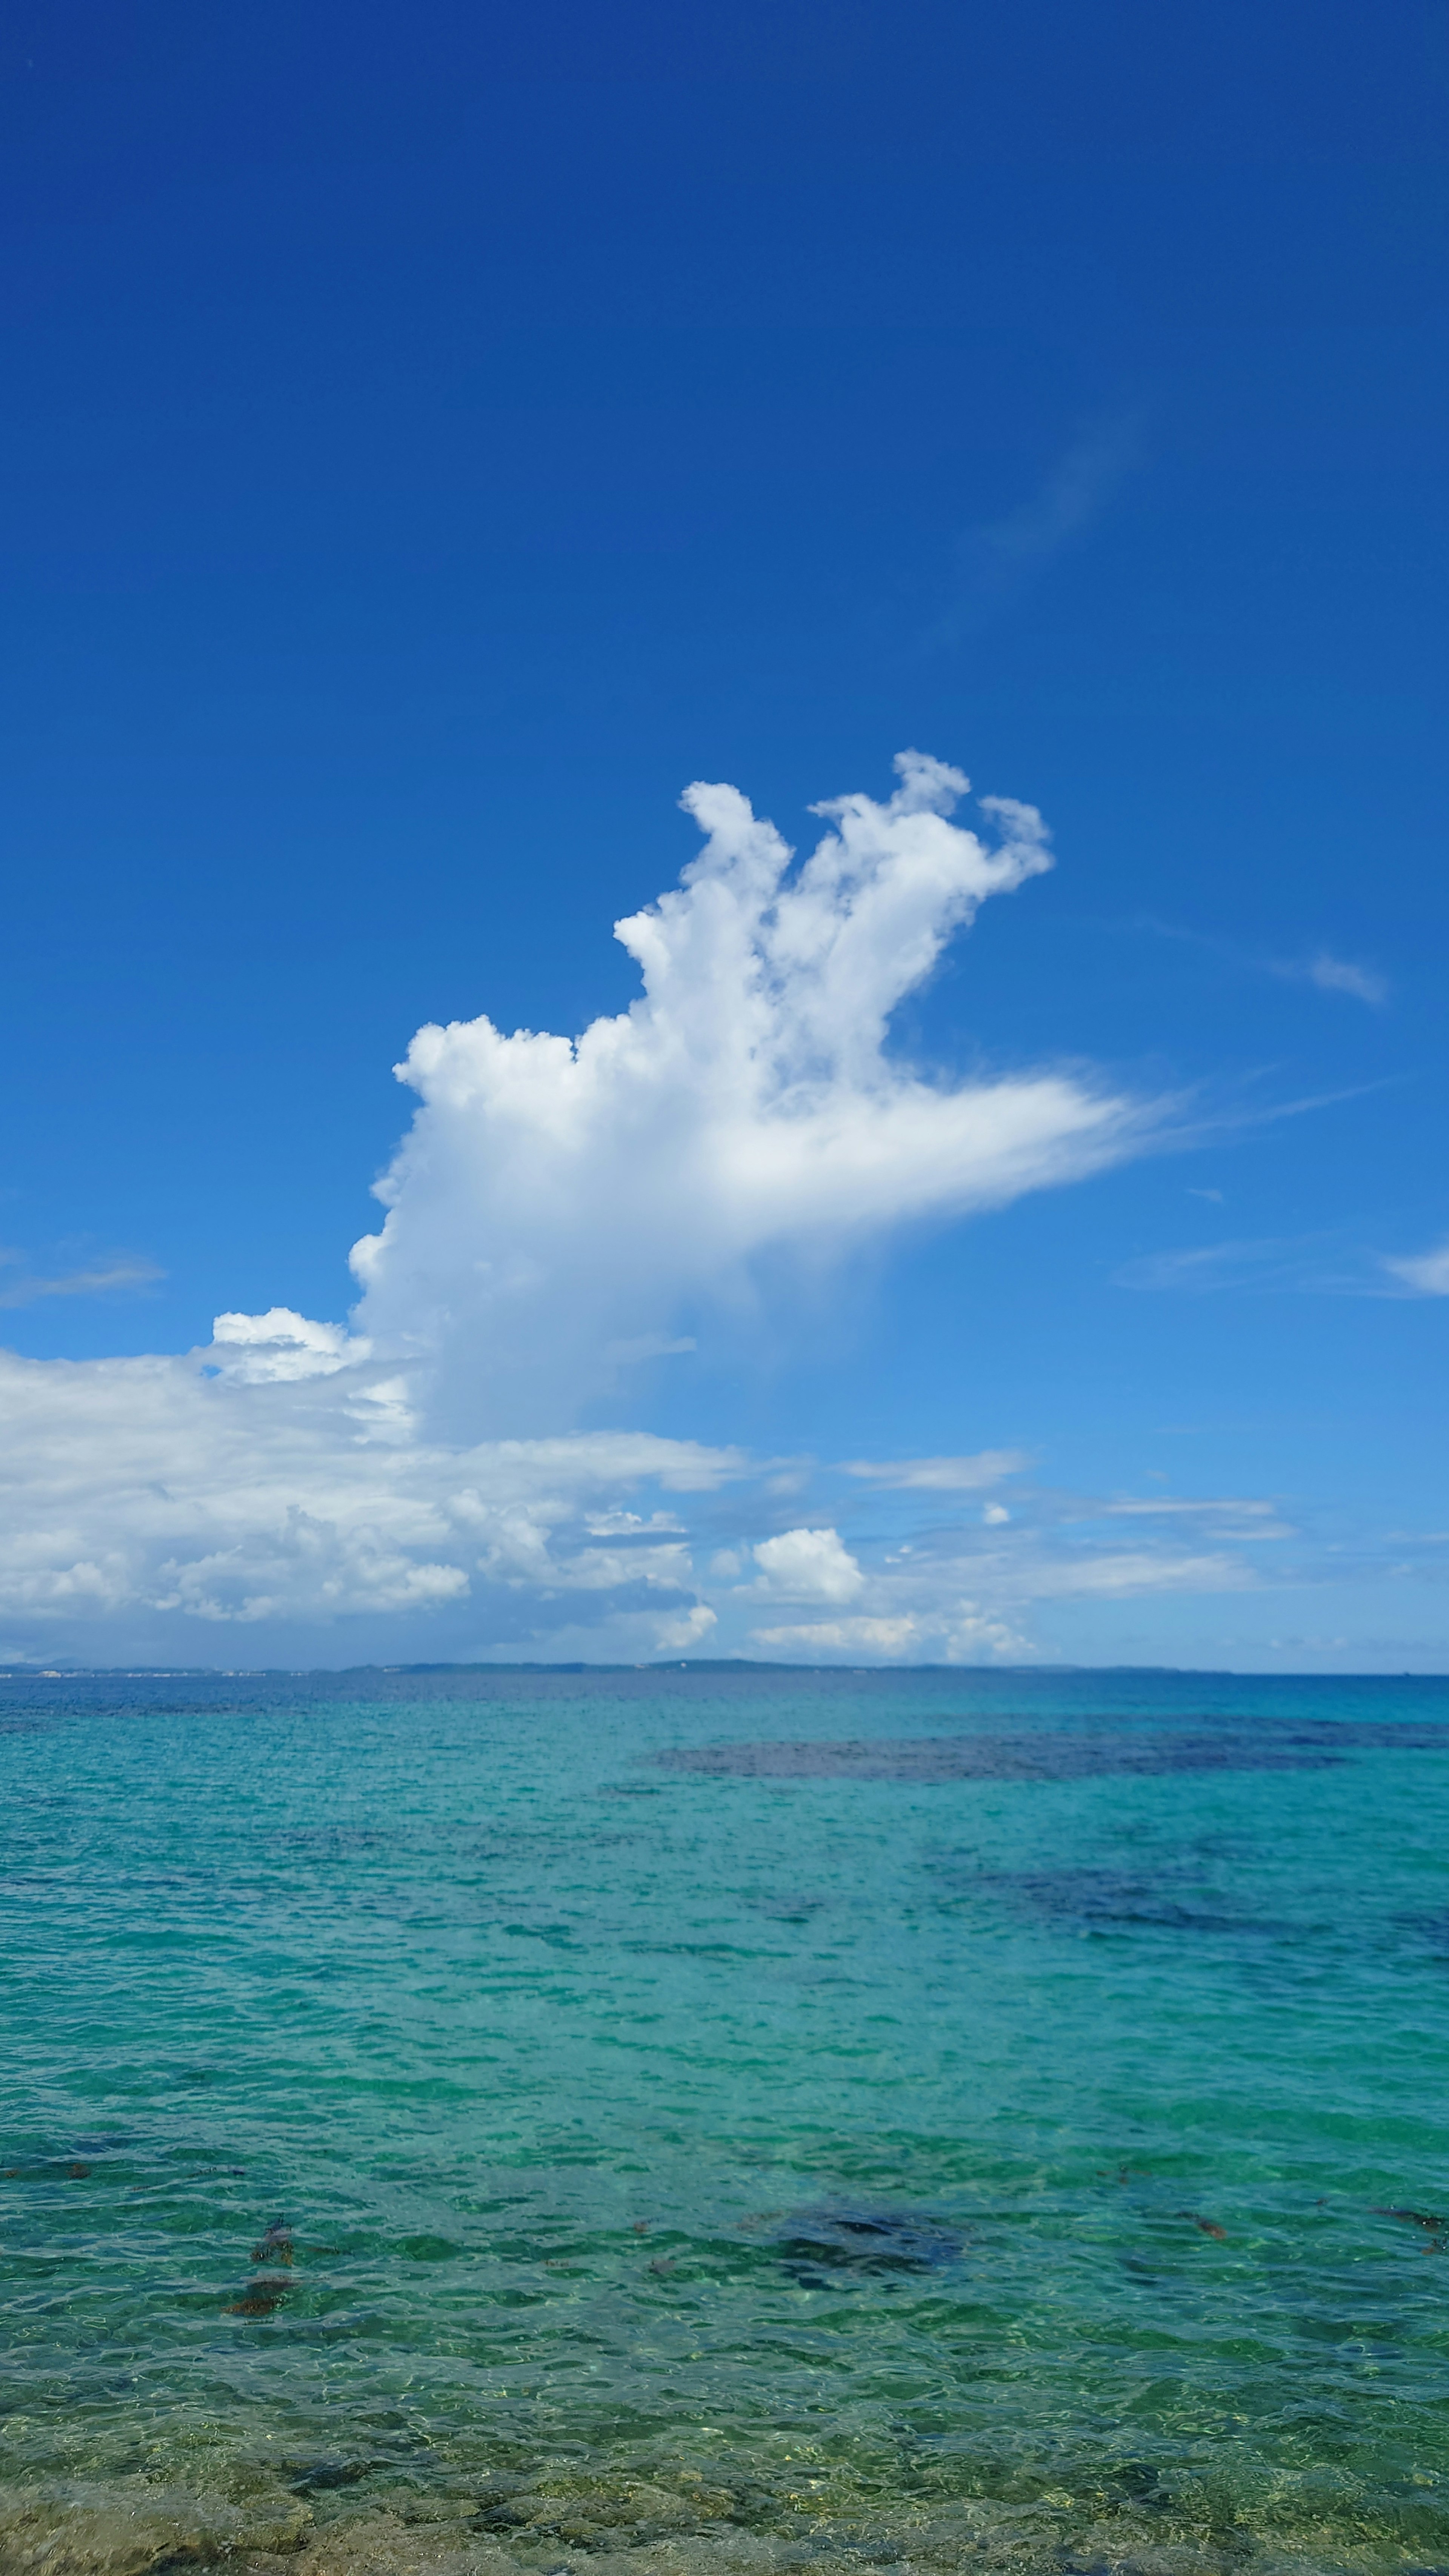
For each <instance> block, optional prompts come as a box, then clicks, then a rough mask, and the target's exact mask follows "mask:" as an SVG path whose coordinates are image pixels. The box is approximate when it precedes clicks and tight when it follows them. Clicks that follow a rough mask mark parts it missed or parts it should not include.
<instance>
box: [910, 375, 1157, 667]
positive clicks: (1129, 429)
mask: <svg viewBox="0 0 1449 2576" xmlns="http://www.w3.org/2000/svg"><path fill="white" fill-rule="evenodd" d="M1143 431H1144V423H1143V417H1142V414H1141V412H1140V411H1135V410H1127V411H1117V412H1111V413H1107V414H1105V415H1103V416H1102V417H1100V418H1098V419H1096V420H1094V421H1090V422H1088V424H1087V425H1086V426H1085V428H1083V429H1081V430H1080V431H1079V432H1078V434H1077V436H1076V437H1075V438H1073V439H1072V440H1071V441H1070V443H1069V444H1068V445H1067V446H1066V447H1065V448H1064V449H1063V451H1062V453H1061V454H1060V456H1058V457H1057V459H1056V460H1055V462H1054V463H1053V464H1052V465H1051V466H1050V467H1049V469H1048V471H1047V473H1046V474H1045V475H1044V476H1043V478H1042V481H1041V482H1040V484H1039V485H1038V487H1037V489H1036V491H1035V492H1033V493H1031V494H1029V495H1028V497H1027V498H1026V499H1025V500H1024V501H1021V502H1019V503H1018V504H1017V506H1016V507H1015V508H1014V509H1011V510H1007V511H1004V512H1003V513H1002V515H1001V516H1000V517H999V518H996V519H988V520H984V521H982V522H981V523H980V524H978V525H977V526H976V527H973V528H968V529H967V530H966V532H965V533H964V535H962V536H961V537H959V538H958V539H957V542H956V547H955V572H956V581H955V593H954V596H953V598H952V600H951V602H950V605H949V606H948V607H947V608H945V609H944V610H943V611H942V612H941V614H940V615H939V616H938V617H937V618H936V619H935V621H934V622H933V624H932V626H931V628H930V630H929V632H928V635H927V637H926V641H927V643H928V644H931V645H937V646H940V645H947V644H955V643H959V642H960V641H961V639H962V638H963V637H964V636H966V635H969V634H971V633H973V632H974V631H975V630H976V629H977V628H978V627H980V626H982V625H984V624H985V623H986V621H987V619H988V618H989V617H990V616H991V615H992V614H993V613H994V612H995V611H996V610H998V609H1000V608H1003V607H1005V606H1006V605H1007V604H1008V602H1009V601H1011V600H1012V599H1014V598H1015V597H1016V596H1017V595H1018V594H1019V593H1020V592H1022V591H1023V590H1025V589H1027V588H1028V586H1029V585H1030V584H1031V582H1032V581H1034V580H1035V579H1036V578H1037V577H1038V576H1039V575H1040V574H1041V573H1042V572H1044V571H1045V570H1046V568H1047V566H1048V565H1049V564H1051V563H1052V562H1053V561H1054V560H1055V559H1056V557H1057V556H1058V555H1060V554H1061V553H1063V551H1064V550H1065V549H1066V548H1067V547H1068V546H1070V545H1071V544H1072V543H1073V542H1074V541H1075V540H1076V539H1077V538H1079V537H1081V536H1084V535H1085V534H1086V532H1087V530H1088V529H1089V528H1090V527H1092V526H1093V525H1094V524H1095V522H1096V521H1097V520H1099V519H1100V518H1102V517H1103V515H1104V514H1105V512H1106V511H1107V510H1108V509H1109V508H1110V506H1111V504H1112V502H1113V501H1114V500H1115V498H1116V496H1117V494H1118V492H1119V491H1120V490H1121V488H1122V485H1123V484H1124V483H1125V482H1126V480H1127V478H1128V476H1129V475H1130V474H1131V472H1132V469H1133V467H1134V466H1135V465H1136V464H1137V463H1138V460H1139V458H1140V456H1141V453H1142V446H1143Z"/></svg>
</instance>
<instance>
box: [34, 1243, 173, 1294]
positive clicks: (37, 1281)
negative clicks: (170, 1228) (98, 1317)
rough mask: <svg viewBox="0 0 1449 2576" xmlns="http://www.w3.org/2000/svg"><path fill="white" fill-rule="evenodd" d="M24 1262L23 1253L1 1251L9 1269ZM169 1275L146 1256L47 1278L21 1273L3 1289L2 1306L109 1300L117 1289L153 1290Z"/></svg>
mask: <svg viewBox="0 0 1449 2576" xmlns="http://www.w3.org/2000/svg"><path fill="white" fill-rule="evenodd" d="M24 1261H25V1255H24V1254H23V1253H21V1252H15V1251H10V1250H4V1251H0V1262H3V1263H4V1264H5V1266H6V1267H7V1268H9V1267H10V1265H11V1264H12V1263H17V1262H18V1263H21V1264H23V1263H24ZM165 1276H166V1273H165V1272H164V1270H159V1269H158V1268H157V1266H156V1264H155V1262H154V1261H148V1260H147V1259H146V1258H145V1256H144V1254H142V1253H133V1252H118V1253H114V1254H112V1256H111V1257H110V1259H108V1260H105V1261H93V1262H92V1263H91V1264H90V1265H89V1267H88V1268H86V1269H83V1270H64V1271H61V1272H59V1273H57V1274H56V1275H55V1276H54V1277H50V1278H46V1277H42V1276H39V1275H37V1274H36V1273H35V1272H33V1271H30V1270H27V1269H22V1275H21V1276H20V1278H18V1279H9V1280H7V1281H6V1282H5V1285H4V1286H3V1287H0V1306H3V1307H7V1308H13V1307H17V1306H33V1305H34V1304H35V1303H36V1301H37V1299H39V1298H42V1297H106V1296H111V1295H114V1293H115V1292H116V1290H117V1289H138V1288H152V1287H154V1286H155V1284H156V1282H157V1280H158V1279H164V1278H165Z"/></svg>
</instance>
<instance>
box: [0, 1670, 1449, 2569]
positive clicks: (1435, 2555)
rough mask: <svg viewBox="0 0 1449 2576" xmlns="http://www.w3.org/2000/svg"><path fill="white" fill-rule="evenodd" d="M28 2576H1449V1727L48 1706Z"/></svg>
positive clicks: (15, 2029) (28, 1706)
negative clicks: (971, 2571)
mask: <svg viewBox="0 0 1449 2576" xmlns="http://www.w3.org/2000/svg"><path fill="white" fill-rule="evenodd" d="M0 1763H3V1771H4V1788H5V1799H4V1853H3V1886H0V1903H3V1922H0V1953H3V1964H4V1980H5V1991H6V2006H5V2049H4V2101H3V2137H0V2167H3V2180H0V2249H3V2250H0V2280H3V2299H4V2321H5V2336H4V2355H3V2365H0V2366H3V2373H4V2380H3V2400H0V2406H3V2416H4V2427H3V2439H4V2457H3V2481H4V2484H3V2489H0V2554H3V2556H4V2557H5V2559H6V2560H7V2562H8V2564H9V2565H11V2566H12V2567H13V2568H15V2569H16V2570H21V2569H24V2570H27V2571H43V2576H67V2571H76V2576H81V2571H87V2570H95V2571H98V2576H99V2571H102V2570H104V2571H107V2576H142V2571H144V2570H146V2569H149V2568H157V2567H161V2566H166V2565H172V2564H179V2563H182V2562H187V2563H198V2562H205V2561H207V2560H211V2559H216V2560H221V2559H225V2560H227V2561H228V2562H229V2563H230V2564H232V2565H234V2566H240V2567H242V2568H249V2569H252V2570H255V2571H258V2576H260V2571H262V2570H270V2569H276V2570H281V2569H282V2568H283V2566H284V2564H285V2566H286V2567H287V2568H288V2569H293V2570H296V2571H298V2576H334V2571H335V2572H336V2576H341V2571H344V2570H359V2571H365V2570H367V2569H376V2570H378V2571H387V2576H406V2571H410V2570H413V2569H417V2570H423V2569H427V2570H434V2569H437V2570H443V2571H455V2576H469V2571H477V2576H510V2571H534V2570H536V2571H538V2576H556V2571H567V2576H588V2571H589V2570H590V2569H591V2568H593V2567H594V2566H595V2565H596V2564H599V2565H601V2567H602V2570H603V2576H629V2571H631V2570H632V2571H638V2576H710V2572H711V2571H719V2576H730V2571H734V2570H740V2571H745V2570H748V2571H759V2576H767V2571H772V2570H775V2569H777V2568H780V2569H783V2568H797V2567H800V2568H804V2567H809V2568H811V2569H817V2568H818V2569H821V2570H822V2571H832V2570H837V2569H839V2570H844V2569H846V2568H847V2567H849V2568H852V2569H854V2568H859V2567H861V2566H862V2565H863V2564H870V2565H878V2566H882V2567H886V2568H899V2569H902V2570H905V2569H911V2568H916V2567H919V2568H921V2569H931V2570H943V2571H944V2570H949V2569H956V2568H961V2567H970V2568H994V2567H997V2566H1009V2567H1013V2568H1020V2569H1022V2570H1024V2571H1034V2570H1037V2569H1042V2570H1057V2571H1083V2572H1084V2576H1085V2571H1091V2570H1097V2569H1109V2568H1110V2569H1117V2568H1121V2569H1134V2570H1137V2569H1140V2570H1143V2571H1157V2576H1196V2571H1199V2570H1203V2571H1206V2570H1227V2569H1244V2570H1249V2571H1257V2570H1263V2571H1269V2570H1285V2571H1286V2570H1294V2571H1309V2570H1327V2569H1340V2568H1351V2569H1355V2570H1357V2569H1362V2570H1364V2571H1378V2570H1381V2569H1384V2570H1386V2569H1417V2570H1433V2571H1436V2576H1437V2571H1443V2570H1446V2569H1449V2375H1446V2374H1449V2137H1446V2120H1445V2115H1446V2061H1449V2043H1446V2001H1449V1874H1446V1865H1445V1846H1446V1822H1449V1685H1446V1684H1445V1683H1443V1682H1437V1681H1412V1680H1404V1681H1379V1680H1375V1681H1331V1682H1324V1681H1317V1680H1311V1681H1310V1680H1304V1681H1291V1680H1273V1681H1259V1680H1251V1679H1230V1678H1225V1677H1222V1676H1202V1675H1174V1674H1153V1673H1143V1672H1123V1673H1107V1672H1098V1673H1090V1674H1057V1673H1052V1674H1042V1673H992V1674H982V1673H975V1672H941V1671H937V1672H910V1673H888V1674H878V1673H868V1674H851V1673H839V1672H835V1673H820V1672H798V1671H793V1672H787V1671H775V1670H769V1669H758V1668H757V1669H749V1668H745V1669H735V1670H723V1671H710V1670H707V1669H702V1668H694V1669H692V1670H689V1671H683V1670H681V1671H645V1672H633V1671H630V1672H606V1671H594V1672H580V1673H519V1672H507V1671H497V1670H493V1671H482V1672H479V1671H439V1672H431V1673H430V1672H406V1673H385V1672H376V1671H368V1672H360V1673H346V1674H322V1675H295V1676H288V1675H261V1676H245V1675H243V1676H235V1675H232V1676H206V1677H197V1676H196V1675H184V1674H183V1675H170V1676H166V1675H163V1676H157V1675H131V1676H126V1677H119V1676H115V1675H97V1676H89V1677H81V1678H77V1677H75V1676H73V1675H59V1676H55V1677H39V1676H34V1675H32V1676H29V1677H12V1678H10V1679H7V1680H3V1681H0Z"/></svg>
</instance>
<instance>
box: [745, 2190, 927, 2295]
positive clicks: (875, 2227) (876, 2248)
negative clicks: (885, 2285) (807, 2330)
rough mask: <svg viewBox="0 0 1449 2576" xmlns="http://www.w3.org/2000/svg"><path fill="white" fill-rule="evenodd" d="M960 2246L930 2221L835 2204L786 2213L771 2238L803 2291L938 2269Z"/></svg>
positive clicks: (906, 2276)
mask: <svg viewBox="0 0 1449 2576" xmlns="http://www.w3.org/2000/svg"><path fill="white" fill-rule="evenodd" d="M961 2247H962V2239H961V2238H960V2236H959V2235H956V2234H954V2233H953V2232H952V2230H951V2229H949V2228H946V2227H943V2226H941V2225H940V2224H939V2222H938V2221H937V2220H935V2219H931V2218H921V2217H918V2216H915V2215H913V2214H911V2213H910V2212H907V2211H901V2210H891V2209H870V2208H856V2207H853V2206H850V2205H848V2204H846V2205H841V2204H837V2203H826V2204H822V2205H820V2206H819V2207H816V2208H812V2209H795V2210H791V2211H789V2212H788V2213H787V2214H786V2216H785V2217H783V2218H782V2219H781V2220H780V2221H779V2223H778V2226H777V2228H776V2231H775V2238H774V2250H775V2253H776V2254H777V2256H778V2257H779V2259H780V2261H781V2263H782V2264H783V2265H784V2268H785V2270H786V2271H787V2272H788V2273H789V2275H790V2278H791V2279H792V2280H793V2281H796V2282H798V2283H799V2285H800V2287H801V2288H802V2289H805V2290H829V2289H837V2288H839V2287H840V2286H841V2284H842V2282H849V2281H852V2280H855V2281H868V2280H891V2279H900V2278H903V2277H905V2278H908V2277H910V2276H912V2275H914V2276H920V2275H921V2274H924V2273H930V2272H939V2271H943V2270H944V2269H945V2268H946V2266H947V2265H948V2264H951V2263H954V2262H955V2261H956V2260H957V2258H958V2257H959V2255H960V2253H961Z"/></svg>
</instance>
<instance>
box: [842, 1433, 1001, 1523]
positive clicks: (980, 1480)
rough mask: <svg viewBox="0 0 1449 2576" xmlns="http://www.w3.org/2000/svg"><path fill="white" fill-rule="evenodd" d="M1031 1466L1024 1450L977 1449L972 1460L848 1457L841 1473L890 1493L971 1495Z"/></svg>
mask: <svg viewBox="0 0 1449 2576" xmlns="http://www.w3.org/2000/svg"><path fill="white" fill-rule="evenodd" d="M1030 1465H1031V1459H1030V1457H1029V1455H1028V1453H1027V1452H1026V1450H1025V1449H979V1450H978V1451H977V1452H976V1454H975V1456H974V1457H971V1458H887V1459H873V1458H849V1459H847V1460H846V1461H845V1462H844V1467H843V1470H842V1472H843V1473H844V1474H845V1475H847V1476H860V1477H862V1478H863V1479H864V1481H865V1482H866V1483H867V1484H871V1485H878V1486H881V1487H883V1488H884V1489H885V1490H887V1491H888V1492H891V1493H898V1494H970V1493H977V1492H979V1491H980V1489H981V1487H982V1486H983V1485H999V1484H1000V1482H1001V1479H1002V1477H1003V1476H1017V1475H1020V1473H1021V1470H1022V1468H1023V1467H1029V1466H1030ZM1003 1517H1004V1515H1003Z"/></svg>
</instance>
